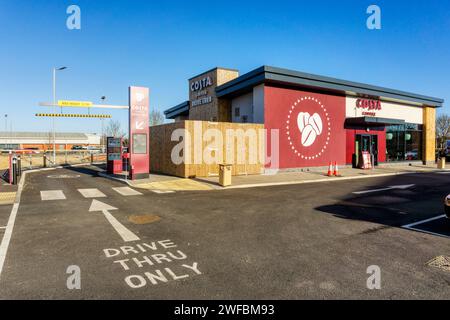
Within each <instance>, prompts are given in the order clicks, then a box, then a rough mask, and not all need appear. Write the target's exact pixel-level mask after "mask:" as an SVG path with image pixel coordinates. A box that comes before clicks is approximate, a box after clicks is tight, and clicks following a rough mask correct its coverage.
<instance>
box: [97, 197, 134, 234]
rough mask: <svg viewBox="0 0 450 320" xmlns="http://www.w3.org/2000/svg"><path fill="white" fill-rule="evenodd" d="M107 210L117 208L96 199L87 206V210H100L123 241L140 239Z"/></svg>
mask: <svg viewBox="0 0 450 320" xmlns="http://www.w3.org/2000/svg"><path fill="white" fill-rule="evenodd" d="M109 210H117V208H115V207H113V206H110V205H109V204H106V203H103V202H101V201H98V200H95V199H94V200H92V203H91V206H90V207H89V212H94V211H101V212H103V214H104V215H105V217H106V219H107V220H108V221H109V223H111V225H112V226H113V228H114V229H115V230H116V231H117V233H118V234H119V235H120V236H121V237H122V239H123V241H125V242H130V241H137V240H140V239H139V237H138V236H137V235H135V234H134V233H133V232H131V231H130V230H128V229H127V228H126V227H125V226H124V225H123V224H121V223H120V222H119V221H118V220H117V219H116V218H114V216H113V215H112V214H111V213H109Z"/></svg>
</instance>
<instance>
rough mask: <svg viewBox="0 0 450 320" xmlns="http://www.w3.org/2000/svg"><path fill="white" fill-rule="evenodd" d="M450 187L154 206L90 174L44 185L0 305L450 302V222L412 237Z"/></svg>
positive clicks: (248, 194)
mask: <svg viewBox="0 0 450 320" xmlns="http://www.w3.org/2000/svg"><path fill="white" fill-rule="evenodd" d="M449 178H450V177H449V176H448V175H439V174H433V173H426V174H425V173H424V174H411V175H402V176H395V177H384V178H370V179H361V180H352V181H341V182H330V183H328V182H325V183H316V184H310V185H289V186H276V187H275V186H272V187H261V188H253V189H252V188H250V189H234V190H213V191H195V192H194V191H190V192H176V193H170V194H156V193H153V192H151V191H148V190H142V189H131V188H128V187H126V186H125V185H123V184H121V183H120V182H116V181H111V180H108V179H106V178H102V177H98V176H97V174H96V173H95V172H93V171H89V170H86V169H82V168H79V169H57V170H52V171H45V172H37V173H32V174H29V175H28V176H27V179H26V183H25V185H24V189H23V192H22V198H21V202H20V206H19V209H18V213H17V218H16V220H15V224H14V228H13V230H12V237H11V241H10V243H9V246H8V248H7V256H6V260H5V264H4V267H3V271H2V273H1V274H0V298H1V299H15V298H21V299H57V298H58V299H78V298H83V299H136V298H140V299H338V298H344V299H374V298H382V299H403V298H412V299H422V298H429V299H448V297H449V296H450V286H449V284H450V272H448V271H445V270H441V269H438V268H434V267H430V266H429V265H427V262H428V261H430V260H431V259H433V258H435V257H438V256H442V255H444V256H450V239H449V238H448V237H447V236H448V230H449V228H450V223H449V221H446V220H442V219H435V220H432V221H430V222H429V223H426V228H427V230H428V229H429V230H431V231H430V232H431V233H433V234H431V233H426V232H421V231H417V230H413V229H408V228H405V226H407V225H411V224H414V223H416V222H418V221H422V220H427V219H430V218H434V217H437V216H440V215H442V214H443V208H442V199H443V197H444V196H445V195H447V194H448V193H450V180H449ZM9 211H10V206H9V207H8V206H0V219H5V216H6V217H9ZM3 221H7V219H6V220H2V223H4V222H3ZM1 226H3V224H1ZM416 226H417V225H416ZM0 231H1V230H0ZM372 265H376V266H379V268H380V270H381V289H380V290H369V289H368V288H367V286H366V283H367V279H368V277H369V274H368V273H367V268H368V267H369V266H372ZM78 275H80V276H79V277H78ZM75 276H76V277H75ZM78 280H79V284H80V286H81V289H77V288H75V287H76V286H77V284H78V282H77V281H78Z"/></svg>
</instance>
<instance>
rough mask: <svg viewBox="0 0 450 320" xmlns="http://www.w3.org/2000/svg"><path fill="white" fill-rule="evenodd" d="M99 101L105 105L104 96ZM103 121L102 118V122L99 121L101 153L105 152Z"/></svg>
mask: <svg viewBox="0 0 450 320" xmlns="http://www.w3.org/2000/svg"><path fill="white" fill-rule="evenodd" d="M101 99H102V103H105V99H106V96H102V97H101ZM103 120H105V119H103V118H102V120H101V121H102V136H101V139H100V141H101V148H102V153H103V152H104V151H105V134H104V125H103V124H104V122H103Z"/></svg>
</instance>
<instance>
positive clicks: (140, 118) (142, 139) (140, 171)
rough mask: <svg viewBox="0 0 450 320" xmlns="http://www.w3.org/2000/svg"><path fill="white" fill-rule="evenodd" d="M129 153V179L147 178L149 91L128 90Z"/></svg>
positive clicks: (148, 162)
mask: <svg viewBox="0 0 450 320" xmlns="http://www.w3.org/2000/svg"><path fill="white" fill-rule="evenodd" d="M129 107H130V109H129V120H130V121H129V128H130V131H129V148H130V150H129V153H130V170H131V179H140V178H148V174H149V171H150V155H149V140H148V139H149V129H148V125H149V89H148V88H143V87H130V88H129Z"/></svg>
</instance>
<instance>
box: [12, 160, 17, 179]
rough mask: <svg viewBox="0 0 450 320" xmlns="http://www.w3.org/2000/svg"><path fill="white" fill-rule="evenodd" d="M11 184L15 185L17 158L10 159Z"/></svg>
mask: <svg viewBox="0 0 450 320" xmlns="http://www.w3.org/2000/svg"><path fill="white" fill-rule="evenodd" d="M12 184H17V158H16V156H13V158H12Z"/></svg>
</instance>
